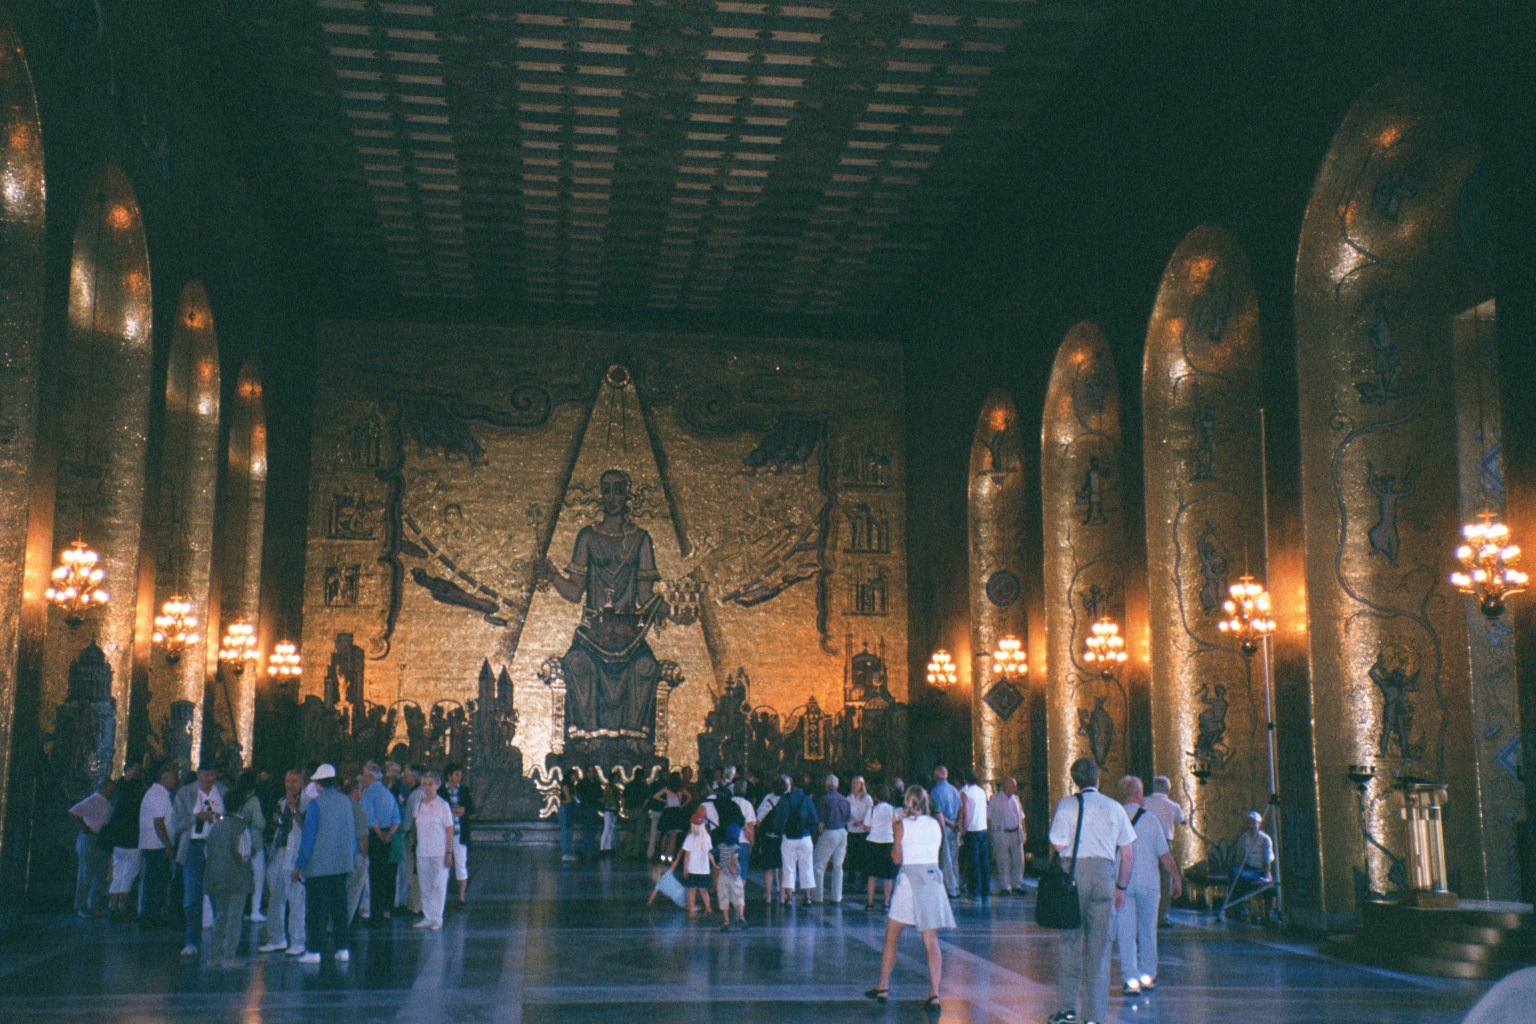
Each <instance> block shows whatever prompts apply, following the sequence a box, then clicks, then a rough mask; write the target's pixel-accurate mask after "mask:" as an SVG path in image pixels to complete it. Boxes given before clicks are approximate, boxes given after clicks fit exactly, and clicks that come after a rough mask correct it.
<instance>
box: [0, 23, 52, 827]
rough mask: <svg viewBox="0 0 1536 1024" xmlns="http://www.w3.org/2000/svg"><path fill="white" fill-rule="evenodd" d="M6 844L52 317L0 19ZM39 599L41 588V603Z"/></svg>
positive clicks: (36, 195) (26, 132)
mask: <svg viewBox="0 0 1536 1024" xmlns="http://www.w3.org/2000/svg"><path fill="white" fill-rule="evenodd" d="M0 176H3V178H4V180H5V182H6V188H5V189H4V190H0V252H4V253H5V254H6V258H5V260H4V261H3V262H0V845H3V843H4V841H5V831H4V830H5V821H6V811H5V809H6V797H7V793H8V788H7V780H8V779H9V778H10V751H11V724H12V720H13V718H14V715H15V709H16V657H17V650H18V638H19V635H20V627H21V607H22V593H23V580H24V577H25V574H26V555H27V526H28V514H29V511H30V509H29V498H30V491H31V487H32V465H33V459H34V458H35V456H36V453H37V391H38V359H39V346H40V342H41V340H42V338H41V329H42V315H43V308H42V307H43V249H44V244H45V231H44V221H43V208H44V195H43V140H42V132H41V130H40V128H39V126H38V122H37V98H36V96H35V95H34V94H33V91H32V75H31V72H30V71H29V70H28V68H27V62H26V58H25V56H23V54H22V52H21V44H20V41H19V40H18V39H17V38H16V36H15V34H14V33H13V32H12V30H11V27H10V25H9V24H7V23H6V22H5V21H4V20H3V18H0ZM39 599H40V597H39V596H36V595H34V596H33V597H32V599H31V601H32V602H35V601H37V600H39Z"/></svg>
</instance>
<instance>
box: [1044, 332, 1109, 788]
mask: <svg viewBox="0 0 1536 1024" xmlns="http://www.w3.org/2000/svg"><path fill="white" fill-rule="evenodd" d="M1041 437H1042V447H1041V455H1040V459H1041V462H1040V467H1041V469H1040V480H1041V503H1042V506H1043V508H1044V512H1045V637H1046V664H1045V679H1046V682H1045V686H1046V687H1047V690H1046V693H1047V697H1046V703H1047V712H1046V718H1047V732H1048V736H1049V762H1050V791H1051V799H1052V800H1056V799H1058V798H1060V797H1061V796H1062V795H1064V794H1066V793H1070V792H1072V780H1071V777H1070V775H1069V774H1068V773H1069V770H1070V768H1071V767H1072V762H1073V761H1075V760H1077V759H1078V758H1079V757H1093V758H1094V759H1095V760H1097V761H1098V763H1099V768H1100V771H1101V772H1102V774H1103V779H1104V780H1106V782H1107V783H1108V784H1110V785H1113V784H1114V783H1115V782H1117V781H1118V780H1119V778H1120V777H1121V776H1122V775H1124V774H1126V771H1127V770H1128V766H1129V751H1130V728H1129V725H1130V692H1129V689H1128V687H1127V684H1126V681H1125V680H1126V669H1125V666H1121V668H1120V669H1119V670H1117V671H1116V672H1115V674H1114V678H1111V679H1104V678H1102V677H1101V676H1100V673H1099V671H1098V668H1097V666H1089V665H1086V664H1085V663H1084V662H1083V660H1082V654H1083V650H1084V642H1085V640H1086V639H1087V637H1088V636H1089V634H1090V627H1091V626H1092V625H1093V622H1094V620H1095V619H1097V618H1099V617H1101V616H1107V617H1108V618H1110V619H1113V620H1114V621H1115V622H1116V623H1117V624H1118V625H1119V626H1120V631H1121V633H1122V634H1124V633H1125V584H1126V580H1125V575H1126V574H1125V558H1126V550H1125V549H1126V543H1125V519H1124V515H1125V513H1124V501H1123V500H1122V494H1121V492H1122V488H1123V487H1124V482H1123V478H1122V473H1121V466H1120V457H1121V456H1120V386H1119V383H1118V382H1117V380H1116V378H1115V366H1114V361H1113V358H1112V357H1111V354H1110V351H1109V344H1108V342H1107V341H1105V339H1104V334H1103V332H1101V331H1100V330H1099V328H1098V325H1096V324H1093V323H1090V322H1088V321H1086V320H1085V321H1083V322H1082V323H1080V324H1078V325H1077V326H1075V327H1073V328H1072V329H1071V330H1070V331H1068V332H1067V337H1066V340H1064V341H1063V342H1062V343H1061V348H1060V349H1059V350H1057V353H1056V362H1055V364H1054V365H1053V366H1052V368H1051V381H1050V386H1049V389H1048V390H1047V392H1046V398H1045V414H1044V429H1043V431H1042V435H1041Z"/></svg>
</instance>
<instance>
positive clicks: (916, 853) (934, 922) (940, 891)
mask: <svg viewBox="0 0 1536 1024" xmlns="http://www.w3.org/2000/svg"><path fill="white" fill-rule="evenodd" d="M891 831H892V833H893V838H894V842H893V843H892V845H891V860H892V861H894V862H895V863H896V864H898V865H900V869H901V874H900V875H899V876H898V877H897V879H896V894H895V895H894V896H893V897H892V898H891V913H890V916H889V917H888V918H887V919H886V922H885V949H884V950H882V951H881V953H880V984H878V985H876V986H875V987H874V988H872V989H870V990H869V991H868V992H865V993H864V994H865V995H866V996H868V997H869V998H871V999H874V1000H877V1001H879V1002H882V1003H883V1002H885V1001H886V1000H887V999H888V998H890V994H891V993H890V984H891V971H892V970H894V969H895V967H896V942H897V940H898V939H899V938H900V937H901V930H902V929H903V928H905V927H906V926H907V925H912V926H913V927H914V928H916V929H917V930H918V931H919V932H920V933H921V934H922V936H923V948H924V949H926V950H927V951H928V982H929V991H928V1008H929V1009H931V1010H937V1009H938V1008H939V976H940V975H941V974H942V973H943V971H944V957H943V954H942V953H940V951H939V929H940V928H953V927H954V926H955V914H954V911H953V910H951V909H950V906H949V895H948V894H947V893H946V892H945V891H944V875H943V873H942V872H940V870H939V845H940V844H941V843H942V842H943V838H944V833H943V831H942V830H941V828H940V826H939V823H938V821H937V820H935V819H934V818H932V817H931V816H929V814H928V791H927V790H925V789H923V787H922V786H908V787H907V793H906V796H905V798H904V799H903V800H902V811H901V814H900V815H899V816H898V817H897V818H896V820H895V821H894V822H892V824H891Z"/></svg>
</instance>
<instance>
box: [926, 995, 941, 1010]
mask: <svg viewBox="0 0 1536 1024" xmlns="http://www.w3.org/2000/svg"><path fill="white" fill-rule="evenodd" d="M938 1008H939V997H938V996H936V995H932V996H929V997H928V998H927V999H926V1000H924V1002H923V1009H925V1010H937V1009H938Z"/></svg>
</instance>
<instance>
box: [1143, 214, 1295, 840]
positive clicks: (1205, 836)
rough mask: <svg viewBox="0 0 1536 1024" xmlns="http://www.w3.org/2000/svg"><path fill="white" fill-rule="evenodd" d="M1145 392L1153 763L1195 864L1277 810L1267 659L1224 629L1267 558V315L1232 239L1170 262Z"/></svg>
mask: <svg viewBox="0 0 1536 1024" xmlns="http://www.w3.org/2000/svg"><path fill="white" fill-rule="evenodd" d="M1141 388H1142V415H1143V417H1144V423H1145V430H1144V436H1145V438H1146V495H1147V498H1146V500H1147V561H1148V563H1149V565H1151V566H1153V567H1154V568H1153V571H1151V572H1149V573H1148V576H1147V584H1148V588H1149V599H1150V604H1151V615H1150V617H1149V619H1150V625H1151V630H1152V651H1151V660H1152V693H1153V700H1152V737H1153V751H1154V763H1155V768H1156V770H1157V772H1159V773H1161V774H1163V775H1167V776H1168V778H1169V780H1170V781H1171V782H1172V784H1173V788H1172V791H1171V793H1170V794H1169V795H1170V796H1171V797H1172V798H1173V799H1174V800H1175V801H1177V802H1178V803H1179V804H1180V805H1181V806H1183V807H1184V808H1185V809H1186V811H1187V813H1188V814H1189V826H1188V827H1187V828H1181V829H1179V830H1177V832H1176V833H1175V843H1174V856H1175V857H1177V858H1178V860H1179V861H1180V863H1182V864H1185V865H1188V864H1193V863H1195V862H1197V861H1200V860H1203V859H1204V858H1205V857H1206V855H1207V853H1208V852H1209V850H1210V847H1211V846H1212V845H1213V844H1215V843H1218V842H1222V841H1224V840H1230V839H1231V838H1232V837H1233V836H1235V835H1236V834H1237V833H1238V832H1239V831H1240V830H1241V829H1242V828H1243V827H1244V822H1243V815H1244V814H1245V813H1246V812H1248V811H1250V810H1260V811H1262V810H1263V808H1264V806H1265V804H1266V803H1267V802H1268V800H1269V779H1268V763H1267V749H1266V746H1265V716H1264V691H1263V686H1264V674H1263V659H1262V658H1258V657H1256V658H1254V659H1253V660H1252V663H1251V665H1250V664H1249V663H1248V662H1247V661H1246V660H1245V659H1244V658H1243V656H1242V654H1241V653H1240V651H1239V650H1238V645H1237V643H1236V642H1235V641H1233V640H1231V639H1228V638H1227V637H1225V636H1224V635H1223V634H1222V633H1221V632H1220V630H1219V629H1217V622H1218V621H1219V620H1220V619H1221V618H1222V617H1223V615H1222V607H1221V606H1222V602H1223V601H1225V600H1226V599H1227V586H1228V584H1229V583H1231V582H1234V581H1236V579H1237V578H1238V577H1239V576H1240V575H1242V573H1243V572H1244V571H1245V568H1246V569H1247V570H1249V571H1251V572H1252V573H1253V574H1254V575H1255V576H1257V577H1259V578H1260V579H1262V578H1263V577H1264V555H1265V538H1264V532H1263V525H1264V524H1263V519H1264V517H1263V507H1262V497H1261V493H1260V466H1261V463H1262V458H1261V453H1260V451H1259V406H1260V403H1261V398H1260V394H1259V313H1258V302H1257V299H1256V298H1255V296H1254V290H1253V281H1252V279H1251V278H1250V277H1249V273H1248V260H1247V257H1246V256H1244V255H1243V251H1242V249H1241V248H1239V247H1238V244H1237V240H1236V239H1234V238H1233V237H1232V235H1231V234H1230V233H1228V232H1227V231H1226V229H1224V228H1221V227H1218V226H1216V225H1211V224H1207V225H1204V226H1202V227H1198V228H1196V229H1195V230H1193V231H1191V232H1190V233H1189V234H1188V235H1186V236H1185V238H1184V240H1183V242H1181V243H1180V244H1179V247H1178V248H1177V249H1176V250H1175V251H1174V254H1173V257H1172V258H1171V259H1170V260H1169V261H1168V267H1167V269H1166V270H1165V271H1164V272H1163V281H1162V287H1161V288H1160V289H1159V291H1158V294H1157V303H1156V305H1155V306H1153V309H1152V318H1151V322H1150V323H1149V324H1148V326H1147V348H1146V356H1145V363H1144V365H1143V370H1142V382H1141ZM1196 772H1200V773H1202V774H1205V778H1204V781H1201V780H1200V776H1198V775H1196V774H1195V773H1196ZM1206 773H1208V774H1206Z"/></svg>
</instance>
